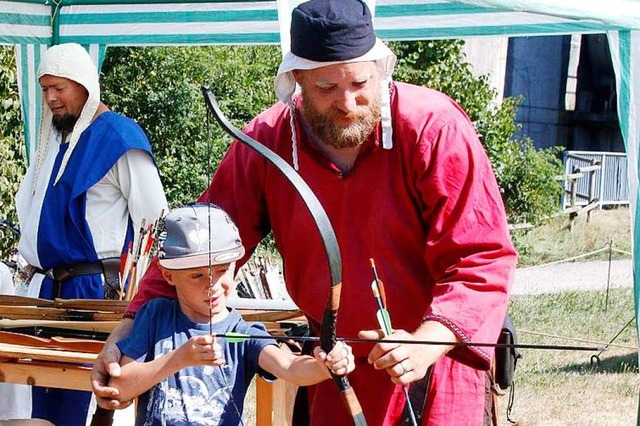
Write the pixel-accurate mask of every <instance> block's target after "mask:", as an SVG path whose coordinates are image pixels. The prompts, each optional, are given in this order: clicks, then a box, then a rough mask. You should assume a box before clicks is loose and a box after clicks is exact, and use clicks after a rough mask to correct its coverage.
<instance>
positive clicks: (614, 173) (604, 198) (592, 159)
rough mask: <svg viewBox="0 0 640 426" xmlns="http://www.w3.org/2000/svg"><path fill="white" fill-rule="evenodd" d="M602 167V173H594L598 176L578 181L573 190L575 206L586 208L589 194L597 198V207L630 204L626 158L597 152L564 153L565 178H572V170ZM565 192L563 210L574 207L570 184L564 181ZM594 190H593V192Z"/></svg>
mask: <svg viewBox="0 0 640 426" xmlns="http://www.w3.org/2000/svg"><path fill="white" fill-rule="evenodd" d="M596 162H599V163H600V169H599V170H596V171H594V172H593V173H594V174H595V176H593V177H590V176H588V175H585V176H583V177H581V178H579V179H577V180H576V185H577V188H575V189H574V191H575V193H576V194H575V195H576V199H575V205H583V206H584V205H587V204H589V202H590V201H591V200H590V196H589V195H590V193H591V194H593V195H592V196H595V198H596V200H597V203H598V205H600V206H602V205H625V204H629V177H628V174H627V156H626V154H625V153H622V152H598V151H565V152H564V158H563V166H564V174H565V175H570V174H571V173H572V172H573V170H575V169H578V168H584V167H588V166H591V165H593V164H594V163H596ZM564 185H565V191H564V194H563V197H562V203H561V205H562V208H563V209H566V208H569V207H570V206H571V204H572V201H571V196H570V194H569V191H571V187H570V185H571V183H570V182H569V180H565V182H564ZM590 186H591V188H590Z"/></svg>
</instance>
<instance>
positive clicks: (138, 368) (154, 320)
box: [109, 204, 355, 425]
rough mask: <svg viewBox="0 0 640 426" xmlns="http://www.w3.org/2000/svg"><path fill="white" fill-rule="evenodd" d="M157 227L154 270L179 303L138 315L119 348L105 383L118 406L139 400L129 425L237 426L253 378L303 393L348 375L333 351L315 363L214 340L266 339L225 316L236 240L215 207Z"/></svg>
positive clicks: (232, 315)
mask: <svg viewBox="0 0 640 426" xmlns="http://www.w3.org/2000/svg"><path fill="white" fill-rule="evenodd" d="M164 223H165V228H166V239H165V241H164V243H163V244H162V247H161V249H160V254H159V256H158V257H159V266H160V270H161V272H162V274H163V276H164V277H165V278H166V280H167V281H168V282H169V283H170V284H171V285H173V286H175V287H176V293H177V295H178V300H169V299H155V300H152V301H150V302H148V303H147V304H145V305H144V306H143V307H142V309H141V310H140V312H138V314H137V315H136V317H135V321H134V324H133V329H132V332H131V333H130V334H129V336H128V337H127V338H126V339H124V340H122V341H120V342H118V347H119V348H120V351H121V352H122V354H123V358H122V375H121V376H120V377H118V378H112V379H111V381H110V382H109V385H110V386H114V387H116V388H118V389H119V391H120V395H119V399H120V400H121V401H128V400H131V399H133V398H135V397H137V396H140V399H139V401H138V412H137V417H136V424H137V425H156V424H157V425H236V424H239V423H241V420H242V409H243V402H244V397H245V394H246V392H247V387H248V386H249V384H250V383H251V380H252V379H253V376H254V375H255V374H256V373H258V374H261V375H263V376H266V377H267V378H273V377H272V376H271V375H273V376H276V377H280V378H282V379H285V380H288V381H290V382H292V383H294V384H297V385H299V386H307V385H311V384H315V383H318V382H321V381H323V380H325V379H328V378H330V377H331V376H330V374H329V369H331V371H332V372H333V373H334V374H338V375H344V374H347V373H349V372H351V371H353V369H354V367H355V364H354V358H353V354H352V352H351V348H350V347H349V346H348V345H346V344H343V343H341V342H339V343H338V345H336V347H335V348H334V349H333V350H332V351H331V352H330V353H329V354H325V353H324V352H323V351H322V350H321V349H320V348H316V350H315V352H314V357H315V358H314V357H312V356H308V355H302V356H299V355H294V354H292V353H291V352H289V351H288V350H285V349H283V348H281V347H279V346H277V344H276V342H275V341H274V340H271V339H248V340H246V341H244V342H241V343H228V342H226V340H225V339H222V338H220V339H216V338H215V337H214V336H215V335H217V334H224V333H227V332H238V333H243V334H250V335H265V336H268V335H269V334H268V333H267V331H266V329H265V327H264V325H263V324H259V323H248V322H245V321H244V320H243V319H242V317H241V316H240V314H239V313H238V312H237V311H235V310H234V309H232V308H228V307H227V298H228V296H229V294H230V292H231V291H232V290H233V289H234V286H235V281H234V271H235V261H236V260H238V259H240V258H241V257H242V256H243V255H244V247H243V246H242V242H241V241H240V236H239V234H238V230H237V228H236V227H235V225H234V223H233V221H232V220H231V219H230V218H229V216H227V214H226V213H225V212H224V211H223V210H222V209H220V207H218V206H216V205H213V204H194V205H189V206H185V207H181V208H177V209H175V210H173V211H172V212H170V213H169V214H168V215H167V217H166V218H165V220H164ZM209 230H210V232H209ZM212 334H213V336H212Z"/></svg>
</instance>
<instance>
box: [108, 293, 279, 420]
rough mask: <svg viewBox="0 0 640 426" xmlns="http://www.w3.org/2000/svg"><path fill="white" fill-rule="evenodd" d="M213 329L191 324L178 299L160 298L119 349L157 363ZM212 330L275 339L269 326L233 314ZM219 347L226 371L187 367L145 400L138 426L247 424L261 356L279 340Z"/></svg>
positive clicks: (144, 309) (139, 317) (141, 316)
mask: <svg viewBox="0 0 640 426" xmlns="http://www.w3.org/2000/svg"><path fill="white" fill-rule="evenodd" d="M209 327H210V326H209V323H204V324H201V323H194V322H193V321H191V320H189V319H188V318H187V317H186V316H185V315H184V313H182V311H181V310H180V305H179V304H178V301H177V300H169V299H154V300H151V301H149V302H148V303H147V304H145V305H144V306H143V307H142V308H141V309H140V311H139V312H138V314H137V315H136V318H135V321H134V323H133V329H132V331H131V333H130V334H129V336H128V337H127V338H126V339H124V340H122V341H120V342H118V347H119V348H120V351H121V352H122V354H123V355H126V356H128V357H130V358H133V359H135V360H137V361H138V362H146V361H151V360H153V359H156V358H158V357H160V356H162V355H163V354H166V353H168V352H171V351H173V350H175V349H177V348H179V347H180V346H182V345H183V344H184V343H186V342H187V341H188V340H189V338H191V337H193V336H198V335H205V334H209V333H210V332H211V329H210V328H209ZM211 327H212V330H213V333H216V334H222V333H227V332H237V333H244V334H251V335H256V334H259V335H265V336H268V335H269V334H268V333H267V331H266V329H265V327H264V325H263V324H260V323H249V322H245V321H244V320H243V319H242V317H241V316H240V314H239V313H238V312H237V311H235V310H233V309H230V312H229V315H228V316H227V317H226V318H225V319H224V320H222V321H220V322H216V323H213V324H212V325H211ZM218 342H219V343H220V345H221V346H222V349H223V352H224V359H225V362H226V364H225V365H223V366H222V367H213V366H196V367H187V368H185V369H182V370H180V371H179V372H177V373H175V374H173V375H171V376H169V377H167V378H165V379H164V380H162V381H161V382H160V383H158V384H157V385H155V386H154V387H153V388H151V389H150V390H149V391H147V392H145V393H144V394H142V395H140V397H139V400H138V412H137V415H136V425H137V426H155V425H175V426H182V425H184V426H187V425H190V426H195V425H207V426H209V425H237V424H240V423H241V416H242V410H243V405H244V397H245V394H246V393H247V388H248V386H249V384H250V383H251V380H252V379H253V377H254V376H255V374H256V373H257V372H259V373H261V372H262V370H260V371H259V367H258V356H259V355H260V352H261V351H262V349H263V348H264V347H265V346H268V345H272V344H275V341H274V340H270V339H248V340H246V341H244V342H240V343H228V342H227V341H226V339H224V338H220V339H218ZM265 374H267V373H266V372H265ZM268 376H269V377H270V378H273V377H271V376H270V375H268ZM236 408H237V410H236Z"/></svg>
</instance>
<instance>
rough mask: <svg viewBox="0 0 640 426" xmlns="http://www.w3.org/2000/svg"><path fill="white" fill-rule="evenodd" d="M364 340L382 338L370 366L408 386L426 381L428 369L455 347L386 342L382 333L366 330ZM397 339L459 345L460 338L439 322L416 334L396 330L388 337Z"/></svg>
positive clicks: (374, 348) (362, 332) (421, 328)
mask: <svg viewBox="0 0 640 426" xmlns="http://www.w3.org/2000/svg"><path fill="white" fill-rule="evenodd" d="M358 337H360V338H361V339H380V338H382V340H383V341H382V342H380V343H377V344H376V345H375V346H374V347H373V349H372V350H371V352H370V353H369V357H368V361H369V364H373V367H374V368H375V369H376V370H387V374H389V376H391V381H392V382H393V383H396V384H399V385H406V384H409V383H411V382H415V381H417V380H420V379H422V378H423V377H424V376H425V374H427V369H428V368H429V366H430V365H432V364H433V363H434V362H436V360H437V359H438V358H440V357H441V356H442V355H444V354H445V353H447V352H448V351H449V350H451V349H452V348H453V345H416V344H406V345H405V344H399V343H385V342H384V333H382V330H363V331H360V332H359V333H358ZM386 338H388V339H394V340H407V341H409V340H431V341H438V342H451V343H452V344H453V343H455V342H457V341H458V339H457V337H456V336H455V334H453V332H451V330H449V329H448V328H446V327H445V326H444V325H442V324H440V323H439V322H436V321H429V322H426V323H423V324H422V325H421V326H420V327H419V328H418V330H416V331H415V332H414V333H413V334H411V333H408V332H407V331H405V330H395V331H394V332H393V334H391V335H389V336H387V337H386Z"/></svg>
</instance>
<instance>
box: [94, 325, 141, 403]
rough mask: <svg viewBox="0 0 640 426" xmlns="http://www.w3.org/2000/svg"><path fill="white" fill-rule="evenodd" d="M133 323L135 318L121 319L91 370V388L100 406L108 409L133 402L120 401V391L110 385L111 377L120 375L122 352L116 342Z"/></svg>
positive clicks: (126, 333) (129, 329)
mask: <svg viewBox="0 0 640 426" xmlns="http://www.w3.org/2000/svg"><path fill="white" fill-rule="evenodd" d="M132 325H133V320H131V319H128V318H125V319H123V320H122V321H120V324H118V326H117V327H116V328H115V329H114V330H113V331H112V332H111V334H110V335H109V338H108V339H107V341H106V342H105V345H104V348H103V349H102V352H100V354H99V355H98V358H96V361H95V362H94V364H93V369H92V370H91V390H92V391H93V393H94V394H95V395H96V400H97V403H98V406H100V407H102V408H105V409H107V410H120V409H123V408H127V407H128V406H129V405H131V403H132V402H133V401H118V400H117V399H116V398H117V397H118V396H119V394H120V392H119V391H118V389H116V388H114V387H109V386H108V383H109V378H110V377H119V376H120V364H119V362H120V358H121V357H122V354H121V353H120V349H118V346H117V345H116V342H118V341H119V340H121V339H122V338H124V337H125V336H127V335H128V334H129V331H131V327H132Z"/></svg>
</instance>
